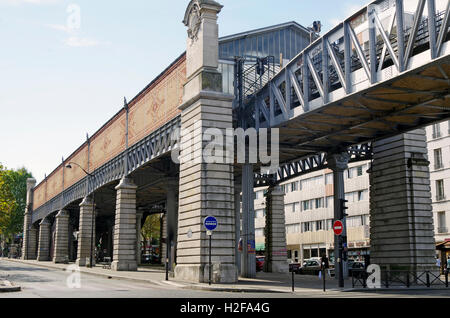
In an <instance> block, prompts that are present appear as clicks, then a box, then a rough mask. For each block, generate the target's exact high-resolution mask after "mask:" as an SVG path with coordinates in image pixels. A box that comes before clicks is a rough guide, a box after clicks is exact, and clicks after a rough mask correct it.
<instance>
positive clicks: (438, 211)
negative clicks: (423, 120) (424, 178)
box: [426, 121, 450, 255]
mask: <svg viewBox="0 0 450 318" xmlns="http://www.w3.org/2000/svg"><path fill="white" fill-rule="evenodd" d="M426 133H427V144H428V160H429V161H430V183H431V195H432V201H433V203H432V206H433V217H434V228H435V230H434V232H435V238H436V244H437V245H439V244H442V243H443V242H446V241H447V242H450V232H449V230H450V121H444V122H441V123H437V124H434V125H431V126H429V127H427V128H426ZM447 254H448V255H450V252H449V251H447Z"/></svg>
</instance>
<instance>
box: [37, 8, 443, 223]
mask: <svg viewBox="0 0 450 318" xmlns="http://www.w3.org/2000/svg"><path fill="white" fill-rule="evenodd" d="M411 2H412V1H411ZM411 2H410V0H390V1H387V0H384V1H374V2H372V3H371V4H369V5H368V6H366V7H364V8H362V9H361V10H359V11H358V12H355V13H354V14H352V15H351V16H350V17H349V18H348V19H346V20H345V21H343V22H342V23H340V24H339V25H337V26H336V27H334V28H333V29H332V30H331V31H329V32H328V33H326V34H324V35H323V36H322V37H320V38H318V39H316V40H315V41H314V42H313V43H312V44H310V45H309V46H308V47H307V48H306V49H305V50H303V51H302V52H300V53H299V54H298V55H297V56H296V57H295V58H294V59H292V60H291V61H290V62H289V63H288V64H287V65H285V66H284V67H283V68H282V69H281V70H280V71H279V72H278V73H277V74H276V75H275V76H273V78H272V79H271V80H270V81H268V82H267V83H266V84H265V85H264V87H262V89H260V90H258V91H252V93H251V95H250V96H246V97H245V100H246V103H242V106H241V107H243V108H244V109H236V111H239V112H241V113H242V114H247V117H246V123H245V126H247V127H255V128H257V129H259V128H279V129H280V162H281V163H282V166H281V167H280V168H279V169H278V172H277V174H276V176H271V178H268V177H267V176H257V177H256V178H255V180H256V183H255V186H264V185H267V184H268V182H270V181H271V180H274V182H282V181H284V180H287V179H289V178H292V177H295V176H298V175H300V174H302V173H307V172H311V171H314V170H318V169H322V168H324V167H326V157H327V154H328V153H333V152H335V151H340V152H342V151H348V152H350V154H352V155H353V160H367V159H370V156H371V148H370V142H371V141H374V140H377V139H383V138H386V137H389V136H392V135H397V134H400V133H403V132H407V131H410V130H413V129H416V128H420V127H424V126H426V125H429V124H431V123H435V122H438V121H441V120H443V119H445V118H448V117H450V96H449V94H450V92H449V89H450V78H449V77H450V44H449V42H448V40H449V32H448V29H449V26H450V2H449V1H447V5H446V9H445V10H444V11H442V12H437V11H436V1H435V0H419V1H417V6H416V7H415V8H414V9H413V10H412V12H411V10H409V11H408V12H406V11H405V6H406V5H407V4H408V3H411ZM408 17H411V18H412V23H410V24H408V23H407V21H406V20H408V19H407V18H408ZM386 21H387V23H386ZM180 125H181V120H180V116H178V117H175V118H174V119H172V120H170V121H168V122H167V123H165V124H164V125H163V126H162V127H161V128H159V129H157V130H156V131H153V132H152V133H151V134H149V135H148V136H147V137H145V138H143V139H142V140H140V141H139V142H138V143H136V144H135V145H133V146H132V147H130V148H129V149H128V150H126V151H123V152H122V153H120V154H119V155H118V156H116V157H115V158H113V159H112V160H110V161H109V162H108V163H106V164H104V165H103V166H101V167H100V168H98V169H96V170H95V171H93V172H92V174H93V177H92V178H87V177H86V178H84V179H82V180H80V181H79V182H77V183H76V184H74V185H73V186H71V187H69V188H67V189H65V190H64V191H63V192H62V193H60V194H58V195H57V196H55V197H54V198H53V199H51V200H49V201H47V202H46V203H44V204H43V205H41V206H40V207H39V208H37V209H36V210H34V211H33V214H32V222H33V223H34V222H36V221H38V220H40V219H42V218H44V217H46V216H47V215H49V214H51V213H53V212H55V211H58V210H60V209H63V208H64V207H66V206H67V205H68V204H70V203H71V202H74V201H76V200H79V199H82V198H83V197H85V196H86V195H89V194H91V193H92V192H93V191H95V190H97V189H99V188H101V187H102V186H105V185H106V184H108V183H111V182H114V181H117V180H119V179H121V178H122V177H123V176H125V175H128V174H130V173H133V172H135V171H137V170H138V169H140V168H142V167H143V166H145V165H147V164H149V163H150V162H152V161H154V160H155V159H157V158H161V157H163V156H168V155H170V152H171V150H173V149H174V148H175V147H177V144H178V142H177V140H176V139H175V140H174V139H173V138H171V136H173V134H174V132H175V131H176V130H177V128H179V127H180ZM298 158H301V159H298ZM274 178H275V179H274Z"/></svg>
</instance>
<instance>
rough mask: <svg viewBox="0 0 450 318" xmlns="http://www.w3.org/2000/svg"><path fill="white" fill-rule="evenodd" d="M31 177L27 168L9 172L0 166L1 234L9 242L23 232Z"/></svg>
mask: <svg viewBox="0 0 450 318" xmlns="http://www.w3.org/2000/svg"><path fill="white" fill-rule="evenodd" d="M31 177H32V175H31V173H30V172H28V171H27V169H25V168H21V169H18V170H8V169H6V168H5V167H4V166H3V165H1V164H0V234H2V235H3V236H4V237H6V238H9V240H12V239H13V238H14V235H15V234H18V233H22V231H23V217H24V212H25V208H26V196H27V179H28V178H31Z"/></svg>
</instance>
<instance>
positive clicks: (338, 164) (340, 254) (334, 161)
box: [319, 152, 350, 287]
mask: <svg viewBox="0 0 450 318" xmlns="http://www.w3.org/2000/svg"><path fill="white" fill-rule="evenodd" d="M349 160H350V156H349V154H348V153H346V152H343V153H339V154H332V155H329V156H328V159H327V162H328V167H329V168H330V169H331V170H333V192H334V200H333V209H334V221H337V220H340V221H342V224H343V225H344V229H343V231H342V234H341V235H340V236H337V235H335V236H334V258H335V265H336V266H335V273H336V275H335V279H337V280H339V279H341V281H340V284H341V285H343V284H344V283H343V281H342V279H346V278H347V277H348V260H347V251H345V250H344V247H345V246H346V245H347V222H346V220H347V218H346V213H345V211H341V200H345V185H344V172H345V170H346V169H348V161H349ZM339 242H341V244H339ZM340 246H342V250H340ZM319 257H322V255H319ZM340 263H341V264H342V277H341V278H340V276H339V275H340V273H339V272H340ZM340 287H343V286H340Z"/></svg>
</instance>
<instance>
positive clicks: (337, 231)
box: [333, 220, 344, 236]
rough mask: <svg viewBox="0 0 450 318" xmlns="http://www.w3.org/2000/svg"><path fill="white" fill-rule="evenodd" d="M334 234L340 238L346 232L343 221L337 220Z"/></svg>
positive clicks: (334, 225)
mask: <svg viewBox="0 0 450 318" xmlns="http://www.w3.org/2000/svg"><path fill="white" fill-rule="evenodd" d="M333 231H334V234H335V235H337V236H340V235H341V234H342V232H344V224H342V221H341V220H337V221H335V222H334V224H333Z"/></svg>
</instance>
